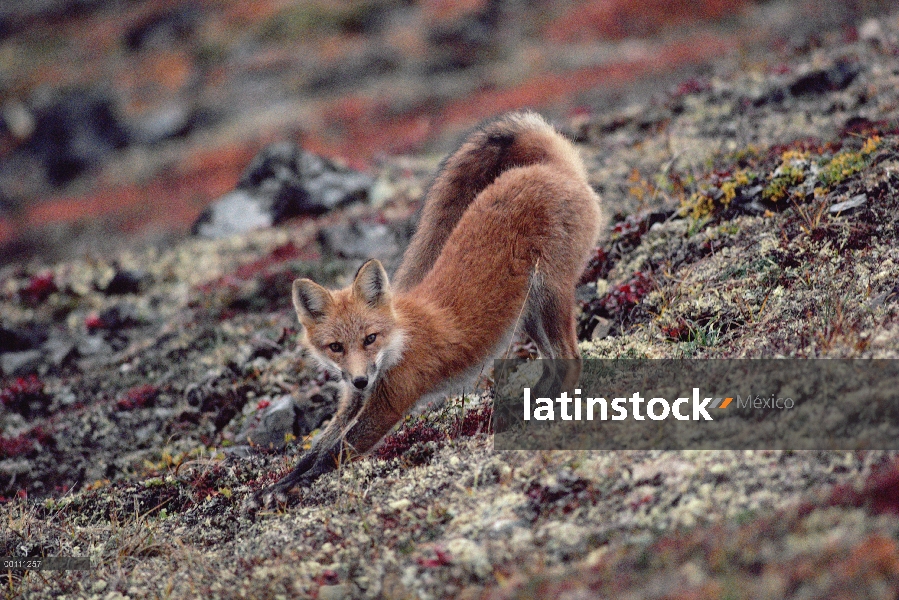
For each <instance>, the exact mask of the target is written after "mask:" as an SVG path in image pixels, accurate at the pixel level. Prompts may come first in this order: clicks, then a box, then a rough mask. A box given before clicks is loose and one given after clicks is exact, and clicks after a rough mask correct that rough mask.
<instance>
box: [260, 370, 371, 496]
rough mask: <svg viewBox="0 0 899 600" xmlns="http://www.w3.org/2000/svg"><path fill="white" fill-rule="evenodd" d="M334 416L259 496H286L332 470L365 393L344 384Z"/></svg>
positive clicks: (364, 397) (363, 402)
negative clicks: (304, 450) (286, 471)
mask: <svg viewBox="0 0 899 600" xmlns="http://www.w3.org/2000/svg"><path fill="white" fill-rule="evenodd" d="M344 387H345V390H344V392H343V394H342V397H341V400H340V403H339V404H338V408H337V412H336V413H335V415H334V418H333V419H332V420H331V422H330V423H329V424H328V426H327V427H326V428H325V430H324V431H323V432H322V433H321V435H320V436H319V437H318V438H316V439H315V441H314V442H313V443H312V447H311V448H310V449H309V450H307V451H306V452H304V453H303V455H302V456H300V460H299V461H298V462H297V464H296V466H295V467H294V468H293V469H292V470H291V471H290V473H288V474H287V475H285V476H284V477H282V478H281V479H280V480H278V482H277V483H275V484H273V485H271V486H269V487H268V488H266V489H264V490H262V491H261V492H259V494H258V497H259V498H266V499H267V498H272V497H274V498H277V499H279V500H281V501H282V502H283V501H284V500H286V496H285V494H286V493H287V492H289V491H290V490H291V489H293V488H294V487H296V486H297V485H300V484H303V485H306V484H309V483H311V482H313V481H315V480H316V479H318V478H319V477H320V476H321V475H324V474H325V473H328V472H329V471H332V470H334V469H335V468H336V467H337V465H338V464H339V462H340V459H341V451H340V446H341V445H342V444H341V440H342V437H343V435H344V433H345V432H346V430H347V429H348V427H349V426H350V425H351V424H352V423H353V420H354V419H355V418H356V416H357V415H358V414H359V412H360V410H361V409H362V407H363V406H364V405H365V401H366V399H367V394H366V393H364V392H361V391H359V390H356V389H355V388H353V387H352V386H344Z"/></svg>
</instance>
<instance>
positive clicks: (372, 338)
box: [362, 333, 378, 346]
mask: <svg viewBox="0 0 899 600" xmlns="http://www.w3.org/2000/svg"><path fill="white" fill-rule="evenodd" d="M377 337H378V334H377V333H370V334H368V335H367V336H365V339H364V340H363V341H362V344H363V345H365V346H371V345H372V344H374V343H375V338H377Z"/></svg>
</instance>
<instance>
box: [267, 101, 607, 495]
mask: <svg viewBox="0 0 899 600" xmlns="http://www.w3.org/2000/svg"><path fill="white" fill-rule="evenodd" d="M599 226H600V205H599V198H598V197H597V195H596V193H595V192H594V191H593V190H592V189H591V187H590V186H589V185H588V183H587V177H586V172H585V169H584V166H583V164H582V162H581V160H580V157H579V156H578V154H577V151H576V150H575V148H574V147H573V146H572V145H571V144H570V143H569V142H568V141H567V140H566V139H565V138H564V137H562V136H561V135H560V134H559V133H557V132H556V131H555V129H553V127H552V126H550V125H549V124H548V123H547V122H546V121H544V120H543V118H542V117H540V116H539V115H537V114H536V113H533V112H527V111H525V112H515V113H510V114H507V115H504V116H502V117H500V118H499V119H497V120H495V121H492V122H490V123H487V124H486V125H483V126H482V127H481V128H479V129H478V130H476V131H475V132H474V133H472V134H471V135H470V136H469V137H468V138H467V139H466V140H465V141H464V142H463V144H462V145H461V146H460V148H459V149H458V150H457V151H455V152H454V153H453V154H451V155H450V156H449V157H448V158H447V159H446V161H445V162H444V163H443V165H442V166H441V167H440V169H439V171H438V174H437V176H436V177H435V179H434V182H433V183H432V185H431V187H430V189H429V191H428V193H427V195H426V197H425V203H424V207H423V210H422V215H421V220H420V224H419V227H418V230H417V231H416V233H415V235H414V236H413V238H412V240H411V242H410V244H409V247H408V249H407V251H406V253H405V255H404V256H403V260H402V262H401V264H400V267H399V269H398V270H397V272H396V275H395V277H394V283H395V285H394V286H391V284H390V282H389V281H388V277H387V273H386V272H385V271H384V268H383V266H382V265H381V263H380V262H378V261H377V260H370V261H368V262H366V263H365V264H364V265H362V267H361V268H360V269H359V271H358V273H357V274H356V276H355V279H354V281H353V283H352V285H350V286H349V287H348V288H346V289H343V290H337V291H329V290H327V289H325V288H324V287H322V286H320V285H318V284H316V283H314V282H313V281H311V280H309V279H298V280H296V281H294V282H293V304H294V307H295V309H296V312H297V316H298V317H299V321H300V324H301V325H302V343H303V344H304V345H305V347H306V348H307V349H308V351H309V353H310V354H311V356H312V357H313V358H314V359H316V360H317V361H318V362H319V363H321V365H323V366H324V368H325V369H327V370H329V371H330V372H331V373H333V374H334V375H335V376H338V377H339V378H341V379H342V380H343V381H345V382H346V392H345V393H344V395H343V398H342V399H341V401H340V403H339V407H338V411H337V414H336V416H335V417H334V419H333V420H332V421H331V423H330V424H329V426H328V427H327V428H326V429H325V431H324V432H323V433H322V435H320V436H319V438H318V439H317V440H316V441H315V442H314V443H313V446H312V448H311V449H310V450H309V451H308V452H306V454H304V455H303V456H302V457H301V459H300V461H299V463H298V464H297V465H296V467H295V468H294V469H293V470H292V471H291V473H290V474H288V475H287V476H286V477H284V478H283V479H282V480H281V481H279V482H278V483H276V484H275V485H274V486H273V487H272V488H270V489H268V490H265V491H264V492H263V493H264V494H271V493H276V494H277V493H283V492H286V491H287V490H289V489H290V488H292V487H293V486H295V485H296V484H298V483H306V482H309V481H312V480H313V479H315V478H317V477H318V476H320V475H321V474H323V473H326V472H328V471H331V470H333V469H334V468H335V467H336V465H337V464H338V462H339V461H340V460H342V459H345V458H346V457H348V456H350V455H356V454H360V453H364V452H366V451H367V450H369V449H371V448H372V447H373V446H374V445H375V444H377V443H378V441H379V440H380V439H381V438H382V437H383V436H384V435H385V434H386V433H387V432H388V431H390V429H391V428H392V427H393V426H394V425H396V423H397V422H398V421H399V420H400V419H401V418H402V417H403V415H404V414H405V413H406V412H407V411H408V410H409V409H410V408H411V407H412V406H413V405H414V404H415V403H416V402H417V401H418V400H419V399H420V398H421V397H422V396H424V395H429V394H434V393H439V392H441V391H442V390H446V389H447V388H448V387H449V386H452V385H454V384H457V383H459V382H460V381H464V380H466V379H468V378H471V377H473V376H475V375H476V374H477V372H478V370H479V369H480V367H481V366H482V365H483V364H484V363H485V361H487V360H490V359H492V358H493V357H495V356H496V355H497V354H498V353H499V352H501V351H502V350H503V349H505V347H506V346H507V345H508V343H509V340H510V339H511V336H512V335H513V334H514V330H515V328H516V326H517V325H520V326H521V327H522V328H523V330H524V331H525V332H526V333H527V334H528V335H529V336H530V337H531V339H532V340H533V341H534V343H535V344H536V346H537V349H538V350H539V352H540V354H541V356H543V357H544V358H566V359H576V361H571V362H572V363H573V364H575V365H576V367H575V368H573V369H572V370H570V371H569V372H567V373H566V374H565V375H564V381H563V385H564V386H565V388H568V387H573V384H574V382H576V381H577V379H578V377H579V376H580V353H579V350H578V347H577V336H576V333H575V316H574V288H575V285H576V283H577V281H578V278H579V276H580V275H581V272H582V271H583V269H584V266H585V265H586V262H587V260H588V258H589V255H590V252H591V251H592V249H593V247H594V245H595V243H596V240H597V237H598V235H599ZM566 362H569V361H566Z"/></svg>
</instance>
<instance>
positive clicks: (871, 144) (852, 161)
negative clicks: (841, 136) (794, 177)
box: [818, 135, 880, 188]
mask: <svg viewBox="0 0 899 600" xmlns="http://www.w3.org/2000/svg"><path fill="white" fill-rule="evenodd" d="M878 146H880V137H879V136H876V135H875V136H873V137H870V138H868V139H867V140H865V144H864V146H862V148H861V150H858V151H853V150H846V151H843V152H840V153H839V154H837V155H836V156H834V157H833V158H832V159H830V160H829V161H824V162H823V163H822V164H821V170H820V172H819V173H818V181H820V182H821V184H822V185H823V186H824V187H825V188H830V187H833V186H835V185H837V184H839V183H841V182H843V181H845V180H846V179H848V178H849V177H852V176H853V175H855V174H856V173H859V172H860V171H861V170H862V169H864V168H865V167H866V166H867V165H868V163H869V162H870V160H871V155H872V154H873V153H874V151H875V150H877V148H878Z"/></svg>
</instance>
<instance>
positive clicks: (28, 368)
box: [0, 350, 44, 375]
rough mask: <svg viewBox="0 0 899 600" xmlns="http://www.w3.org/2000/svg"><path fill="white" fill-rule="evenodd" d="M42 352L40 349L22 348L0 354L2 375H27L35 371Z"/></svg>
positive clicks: (42, 355)
mask: <svg viewBox="0 0 899 600" xmlns="http://www.w3.org/2000/svg"><path fill="white" fill-rule="evenodd" d="M43 358H44V353H43V352H41V351H40V350H23V351H22V352H6V353H4V354H0V368H2V369H3V373H4V375H28V374H29V373H34V372H36V371H37V368H38V366H40V364H41V361H42V360H43Z"/></svg>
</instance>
